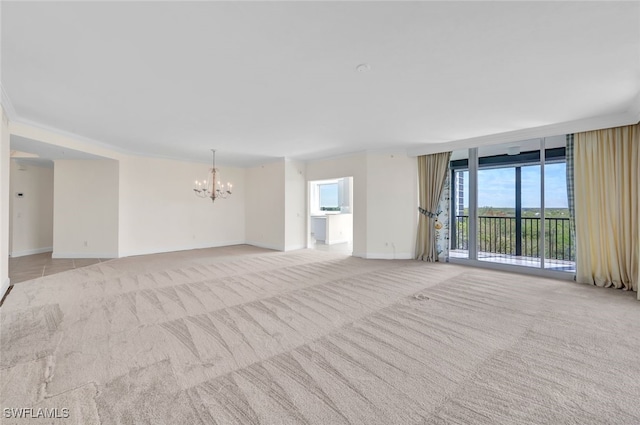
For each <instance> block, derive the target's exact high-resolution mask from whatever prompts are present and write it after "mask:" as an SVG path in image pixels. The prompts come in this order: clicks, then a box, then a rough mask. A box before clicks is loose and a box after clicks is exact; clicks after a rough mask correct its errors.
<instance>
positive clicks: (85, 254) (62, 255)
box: [51, 251, 118, 258]
mask: <svg viewBox="0 0 640 425" xmlns="http://www.w3.org/2000/svg"><path fill="white" fill-rule="evenodd" d="M51 258H118V253H117V252H115V253H114V252H55V251H54V252H53V253H52V254H51Z"/></svg>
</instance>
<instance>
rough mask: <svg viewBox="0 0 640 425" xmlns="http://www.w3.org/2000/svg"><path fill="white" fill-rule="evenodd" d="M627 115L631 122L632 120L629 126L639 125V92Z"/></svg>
mask: <svg viewBox="0 0 640 425" xmlns="http://www.w3.org/2000/svg"><path fill="white" fill-rule="evenodd" d="M627 115H629V120H631V122H630V123H629V124H637V123H639V122H640V92H638V94H637V95H636V97H635V98H634V99H633V101H632V102H631V107H630V108H629V109H628V110H627Z"/></svg>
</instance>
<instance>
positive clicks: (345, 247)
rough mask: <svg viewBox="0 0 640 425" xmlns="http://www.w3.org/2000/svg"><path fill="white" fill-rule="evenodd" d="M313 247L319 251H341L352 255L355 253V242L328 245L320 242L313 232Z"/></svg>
mask: <svg viewBox="0 0 640 425" xmlns="http://www.w3.org/2000/svg"><path fill="white" fill-rule="evenodd" d="M311 249H317V250H319V251H330V252H339V253H341V254H347V255H351V254H352V253H353V242H344V243H336V244H332V245H326V244H325V243H323V242H318V241H316V239H315V238H314V237H313V233H312V234H311Z"/></svg>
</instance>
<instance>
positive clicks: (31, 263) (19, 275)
mask: <svg viewBox="0 0 640 425" xmlns="http://www.w3.org/2000/svg"><path fill="white" fill-rule="evenodd" d="M102 261H106V259H101V258H51V253H50V252H45V253H42V254H34V255H25V256H23V257H15V258H13V257H10V258H9V279H10V280H11V284H12V285H13V284H16V283H20V282H24V281H25V280H31V279H36V278H39V277H42V276H48V275H50V274H54V273H60V272H64V271H67V270H72V269H75V268H77V267H84V266H90V265H92V264H96V263H100V262H102Z"/></svg>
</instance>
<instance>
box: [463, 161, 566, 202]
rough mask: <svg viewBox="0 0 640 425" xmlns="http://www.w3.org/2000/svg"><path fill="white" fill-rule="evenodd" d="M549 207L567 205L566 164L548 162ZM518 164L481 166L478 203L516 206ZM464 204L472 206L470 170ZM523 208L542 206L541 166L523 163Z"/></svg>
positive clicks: (547, 193)
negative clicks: (470, 203)
mask: <svg viewBox="0 0 640 425" xmlns="http://www.w3.org/2000/svg"><path fill="white" fill-rule="evenodd" d="M544 172H545V207H546V208H567V184H566V164H565V163H564V162H562V163H557V164H545V166H544ZM515 180H516V171H515V168H513V167H512V168H494V169H484V170H478V206H479V207H495V208H515V206H516V189H515ZM464 193H465V197H464V206H465V208H466V207H469V196H468V194H469V174H468V173H465V181H464ZM522 208H540V166H539V165H531V166H526V167H522Z"/></svg>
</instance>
